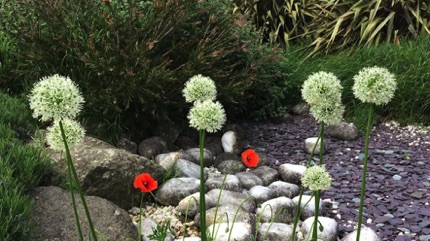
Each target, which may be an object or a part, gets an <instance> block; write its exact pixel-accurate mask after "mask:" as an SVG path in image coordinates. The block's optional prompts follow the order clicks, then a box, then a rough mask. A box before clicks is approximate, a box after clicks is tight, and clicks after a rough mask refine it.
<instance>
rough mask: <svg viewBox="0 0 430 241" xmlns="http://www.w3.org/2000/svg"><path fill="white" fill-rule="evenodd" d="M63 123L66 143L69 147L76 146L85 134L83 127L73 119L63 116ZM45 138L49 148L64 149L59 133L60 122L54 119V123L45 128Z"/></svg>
mask: <svg viewBox="0 0 430 241" xmlns="http://www.w3.org/2000/svg"><path fill="white" fill-rule="evenodd" d="M61 123H62V125H63V129H64V134H65V136H66V141H67V145H68V146H69V149H71V148H73V147H75V146H77V145H78V144H79V143H80V142H81V141H82V139H83V138H84V135H85V129H84V128H83V127H82V126H81V125H80V124H79V123H78V122H77V121H75V120H71V119H69V118H64V119H62V120H61ZM46 140H47V142H48V144H49V145H50V148H52V149H54V150H57V151H62V150H64V142H63V137H62V135H61V128H60V122H59V121H57V120H56V121H54V124H53V125H52V126H50V127H48V128H47V133H46Z"/></svg>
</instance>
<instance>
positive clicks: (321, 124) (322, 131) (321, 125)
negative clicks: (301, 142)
mask: <svg viewBox="0 0 430 241" xmlns="http://www.w3.org/2000/svg"><path fill="white" fill-rule="evenodd" d="M318 137H319V139H321V142H320V165H322V164H323V155H324V122H323V121H321V123H320V133H319V134H318ZM317 143H318V139H317Z"/></svg>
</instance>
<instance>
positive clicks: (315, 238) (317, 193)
mask: <svg viewBox="0 0 430 241" xmlns="http://www.w3.org/2000/svg"><path fill="white" fill-rule="evenodd" d="M320 196H321V191H320V190H318V191H314V198H315V218H314V224H313V227H314V228H313V229H312V239H311V240H312V241H318V213H319V206H320Z"/></svg>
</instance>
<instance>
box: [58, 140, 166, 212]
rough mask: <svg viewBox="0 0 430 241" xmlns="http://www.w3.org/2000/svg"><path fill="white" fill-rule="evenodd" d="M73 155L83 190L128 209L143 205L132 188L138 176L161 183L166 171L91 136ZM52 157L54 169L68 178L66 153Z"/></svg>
mask: <svg viewBox="0 0 430 241" xmlns="http://www.w3.org/2000/svg"><path fill="white" fill-rule="evenodd" d="M70 154H71V156H72V160H73V163H74V166H75V169H76V173H77V175H78V178H79V182H80V185H81V187H82V189H83V191H84V192H85V193H86V194H87V195H94V196H98V197H102V198H105V199H107V200H109V201H111V202H113V203H115V204H116V205H118V206H120V207H121V208H124V209H129V208H130V207H131V204H132V203H140V199H141V192H140V191H139V190H137V189H135V188H134V187H133V181H134V178H135V177H136V176H137V175H139V174H140V173H143V172H147V173H150V174H151V176H152V177H153V178H154V179H155V180H157V181H159V182H160V181H161V180H162V179H163V175H164V172H165V171H164V168H163V167H161V166H160V165H158V164H156V163H155V162H153V161H151V160H149V159H147V158H145V157H143V156H139V155H136V154H132V153H130V152H128V151H126V150H123V149H120V148H115V147H114V146H112V145H110V144H108V143H106V142H104V141H101V140H98V139H96V138H93V137H89V136H86V137H84V139H83V141H82V142H81V143H80V144H79V145H78V146H77V147H76V148H74V149H72V150H71V153H70ZM50 157H51V158H52V160H53V167H54V169H55V170H56V171H57V172H58V173H59V174H60V175H61V176H63V178H67V173H68V172H67V161H66V159H65V155H64V153H60V152H52V153H51V156H50Z"/></svg>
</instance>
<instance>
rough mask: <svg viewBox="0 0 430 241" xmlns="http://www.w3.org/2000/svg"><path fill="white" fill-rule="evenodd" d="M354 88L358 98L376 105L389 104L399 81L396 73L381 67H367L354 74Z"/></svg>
mask: <svg viewBox="0 0 430 241" xmlns="http://www.w3.org/2000/svg"><path fill="white" fill-rule="evenodd" d="M354 81H355V82H354V86H353V87H352V90H353V92H354V95H355V97H356V98H357V99H359V100H361V101H362V102H365V103H373V104H375V105H382V104H387V103H388V102H390V100H391V99H392V98H393V96H394V92H395V91H396V87H397V83H396V79H395V76H394V74H392V73H390V72H389V71H388V69H386V68H381V67H377V66H375V67H367V68H363V69H362V70H360V72H359V73H358V74H357V75H355V76H354Z"/></svg>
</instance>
